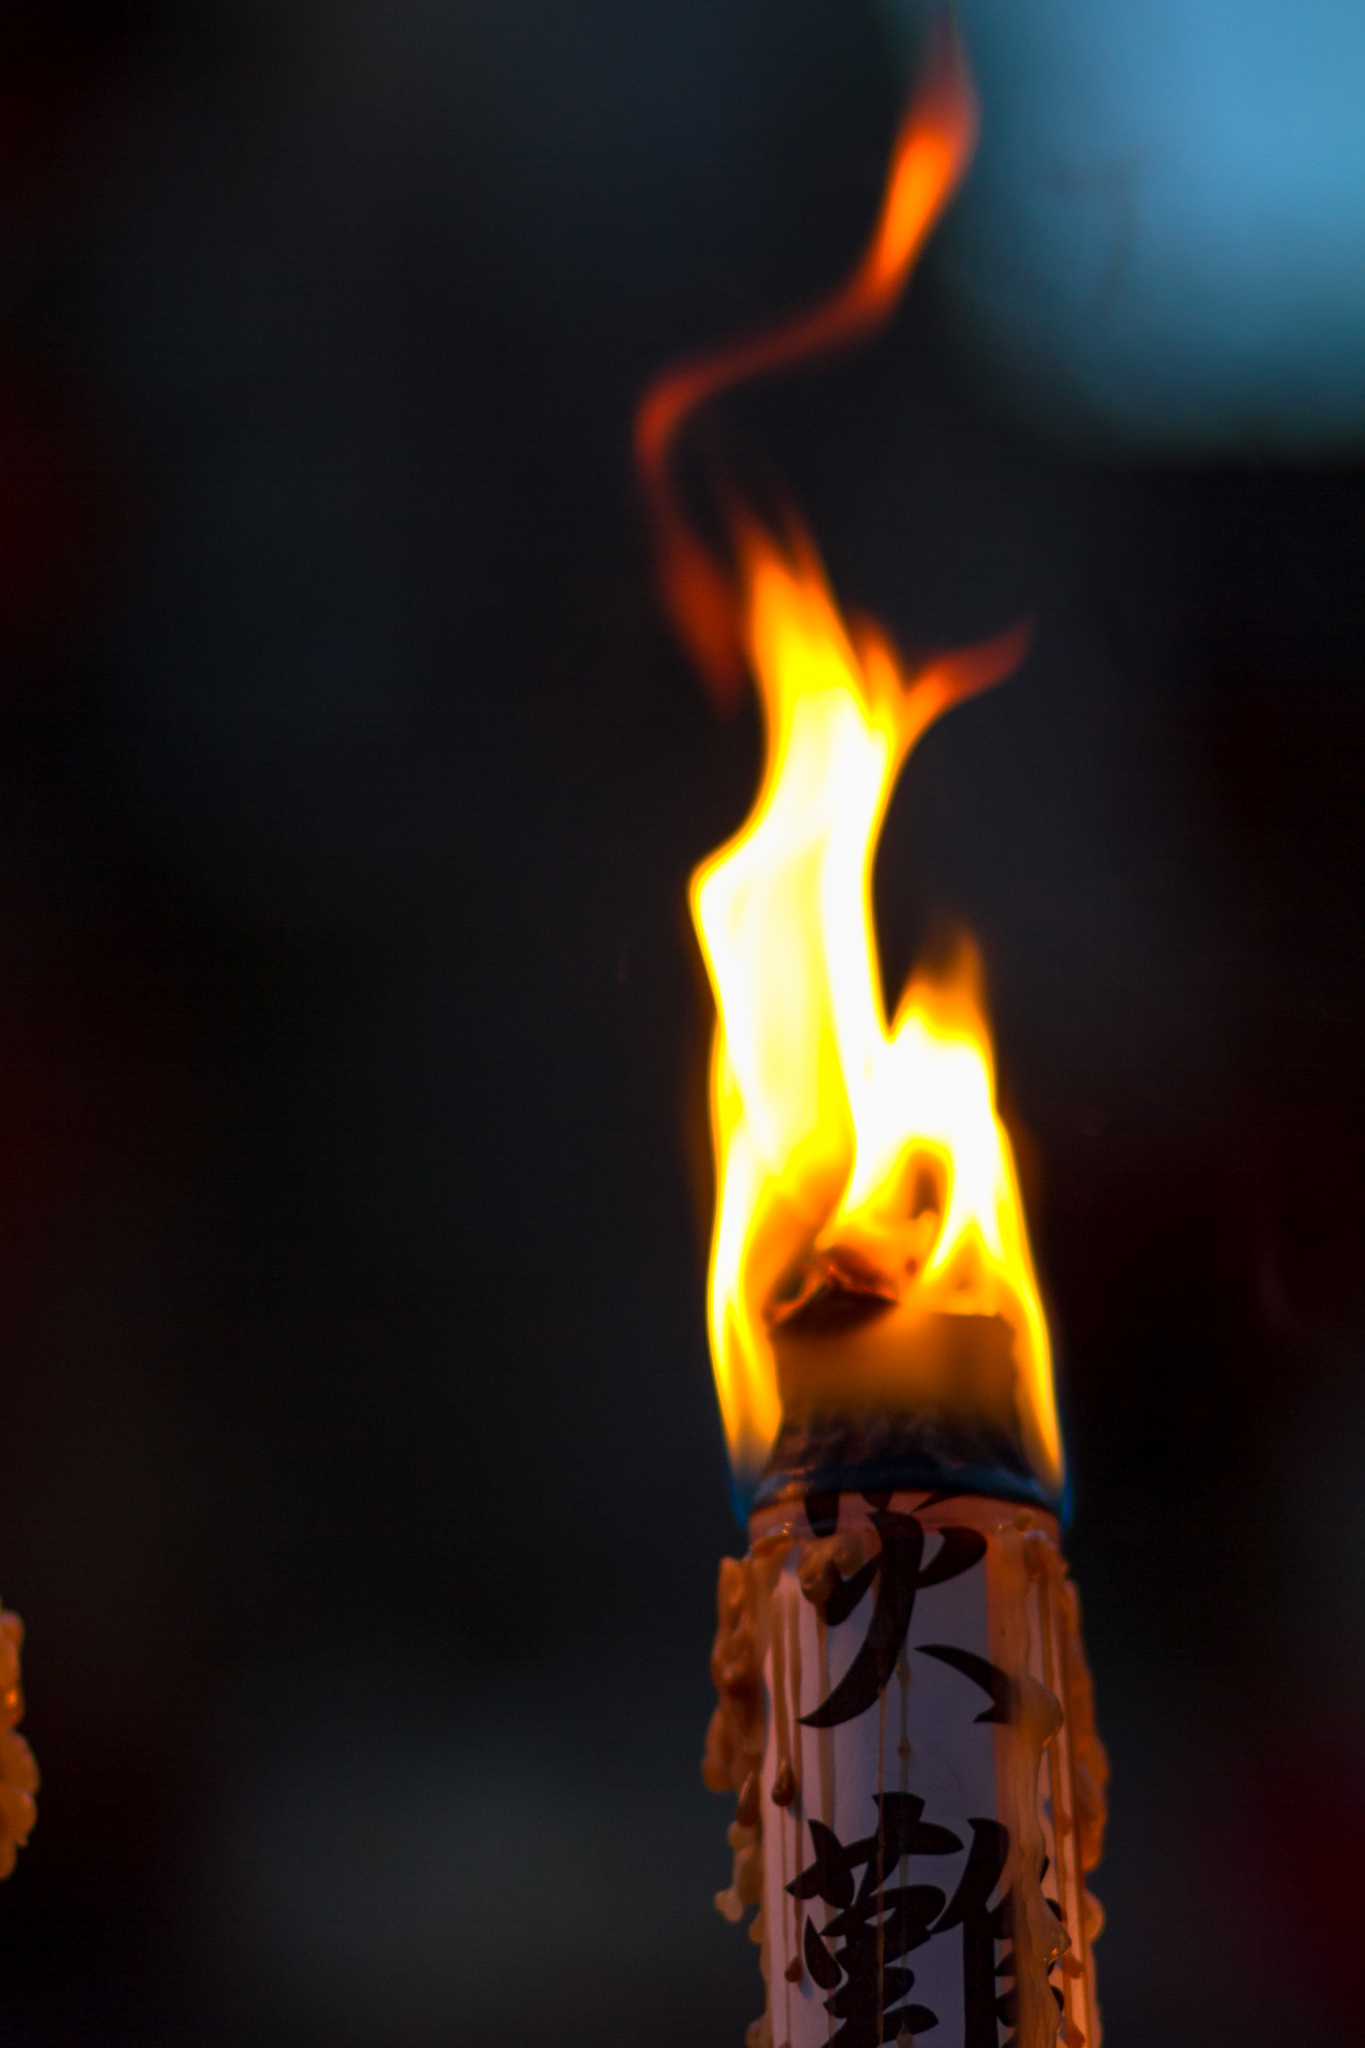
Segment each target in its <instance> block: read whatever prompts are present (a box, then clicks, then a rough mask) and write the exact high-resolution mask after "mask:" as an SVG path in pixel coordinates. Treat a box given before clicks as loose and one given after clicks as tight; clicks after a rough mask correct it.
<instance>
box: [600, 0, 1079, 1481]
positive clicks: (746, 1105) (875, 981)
mask: <svg viewBox="0 0 1365 2048" xmlns="http://www.w3.org/2000/svg"><path fill="white" fill-rule="evenodd" d="M976 130H977V109H976V97H975V93H974V91H973V89H972V82H971V78H970V75H969V72H968V69H967V64H966V59H965V57H964V55H963V52H962V48H961V45H960V44H959V42H958V40H957V38H956V35H955V33H954V32H953V29H952V26H951V22H950V21H946V22H945V23H944V24H942V25H941V26H940V29H939V31H938V32H937V33H936V34H935V35H934V36H933V37H932V38H931V39H930V43H929V46H928V52H927V61H926V66H925V71H924V76H923V78H922V81H921V84H920V87H919V89H918V91H917V93H916V95H915V98H914V101H913V103H912V105H911V106H910V108H909V111H908V113H907V115H906V119H905V121H904V123H903V124H902V127H901V130H900V133H899V135H898V136H897V138H896V142H895V146H894V148H893V151H892V158H891V165H890V170H889V174H888V178H887V184H886V190H885V193H884V196H883V201H882V207H881V211H880V214H879V216H878V219H877V221H876V223H875V225H874V228H873V231H872V235H871V239H870V241H869V243H868V246H867V248H866V250H865V251H864V254H863V256H862V258H861V260H860V261H859V263H858V264H857V265H856V266H855V268H854V270H853V271H852V273H851V275H850V276H849V277H848V279H847V280H846V281H845V283H844V284H843V285H841V286H840V287H839V288H838V290H836V291H835V292H834V293H833V295H832V296H831V297H830V298H828V299H827V300H825V301H824V302H822V303H821V304H820V305H817V306H816V307H814V308H813V309H812V310H811V311H809V312H807V313H805V314H803V315H800V316H798V317H797V318H795V319H793V320H790V321H787V322H785V323H783V324H782V325H780V326H777V327H774V328H771V329H768V330H766V331H764V332H762V333H760V334H757V335H755V336H752V337H750V338H749V339H747V340H742V341H740V342H737V343H735V344H733V345H730V346H727V347H723V348H720V349H718V350H715V351H713V352H711V353H709V354H706V355H703V356H701V357H698V358H696V359H695V360H693V361H691V362H689V363H684V364H682V365H680V366H678V367H677V368H675V369H672V370H669V371H667V372H666V373H665V374H664V375H663V376H661V377H660V378H659V379H658V380H657V381H656V382H655V384H654V385H652V386H651V388H650V390H649V391H647V392H646V394H645V396H644V398H643V399H642V401H641V404H640V408H639V412H638V414H637V417H636V424H635V443H636V454H637V458H638V461H639V465H640V474H641V478H642V481H643V483H644V487H645V492H646V496H647V498H648V501H649V505H650V510H651V513H652V516H653V521H654V529H655V537H656V543H657V548H658V569H659V586H660V591H661V594H662V596H663V599H664V602H665V604H666V605H667V607H668V609H669V611H670V613H671V615H672V618H673V620H674V623H675V625H676V627H677V629H678V631H679V634H680V636H681V638H682V639H683V641H684V644H685V645H686V646H687V647H688V648H689V650H690V651H691V653H692V655H693V657H694V659H695V661H696V662H697V665H698V667H699V668H700V669H701V671H702V673H703V675H704V676H705V678H706V679H707V681H708V683H709V685H710V687H711V689H712V691H713V693H714V694H715V696H716V698H717V700H718V701H720V702H722V703H724V702H729V701H732V700H733V696H734V692H735V690H736V688H737V686H738V685H739V683H740V682H741V681H742V678H743V673H744V669H745V667H746V666H747V667H748V668H749V669H750V670H751V672H752V673H753V675H754V676H755V677H756V679H757V681H758V684H759V688H760V691H761V694H762V699H763V708H764V714H765V720H766V727H767V758H766V763H765V767H764V771H763V781H762V787H761V788H760V790H759V794H758V798H757V800H756V802H755V805H754V808H753V811H752V813H751V815H750V817H749V819H748V821H747V823H746V824H745V825H744V827H743V829H742V830H741V831H740V832H739V833H738V834H737V835H736V837H735V838H734V839H733V840H731V842H730V843H729V845H727V846H724V847H722V848H721V850H720V851H719V852H718V853H716V854H714V855H713V856H712V857H711V859H710V860H708V861H706V862H705V863H704V864H703V865H702V867H700V868H699V869H698V871H697V873H696V875H695V876H694V877H693V881H692V888H691V904H692V914H693V919H694V922H695V924H696V928H697V932H698V935H699V937H700V939H701V943H702V948H703V951H704V953H705V955H706V962H707V967H708V970H709V972H710V976H711V983H712V987H713V989H714V992H715V998H716V1008H717V1018H718V1021H717V1025H716V1037H715V1047H714V1054H713V1062H712V1083H711V1107H712V1123H713V1133H714V1142H715V1154H716V1167H717V1179H718V1189H717V1205H716V1220H715V1232H714V1238H713V1243H712V1252H711V1274H710V1322H711V1347H712V1355H713V1361H714V1365H715V1373H716V1385H717V1388H718V1391H719V1394H720V1405H721V1410H722V1413H723V1416H724V1420H725V1429H726V1434H727V1436H728V1438H729V1443H730V1452H731V1457H732V1460H733V1462H734V1466H735V1470H736V1474H737V1476H738V1477H739V1478H740V1479H741V1480H742V1481H752V1480H753V1479H754V1478H756V1477H757V1475H758V1472H759V1471H760V1470H761V1468H762V1465H763V1463H764V1461H765V1459H766V1458H767V1455H768V1453H769V1451H770V1450H771V1448H772V1445H773V1443H774V1441H775V1439H776V1437H777V1434H778V1431H779V1428H780V1427H781V1424H782V1421H783V1418H784V1415H786V1416H787V1417H788V1419H791V1418H793V1417H795V1416H799V1415H804V1416H806V1417H813V1416H816V1415H825V1416H838V1415H840V1414H854V1413H858V1414H864V1415H865V1414H867V1413H869V1412H871V1413H874V1414H885V1413H887V1412H889V1411H894V1410H897V1409H900V1410H902V1411H910V1412H912V1413H913V1412H916V1411H918V1412H921V1413H923V1412H925V1411H927V1410H933V1411H935V1412H936V1413H939V1414H946V1415H948V1416H950V1417H951V1416H958V1417H964V1418H968V1419H975V1420H977V1421H979V1422H982V1423H985V1424H988V1425H990V1426H991V1427H992V1428H995V1429H1003V1430H1005V1431H1006V1433H1007V1434H1009V1435H1010V1436H1011V1437H1012V1438H1013V1439H1014V1441H1015V1442H1016V1444H1017V1446H1018V1448H1019V1449H1020V1450H1021V1451H1022V1452H1023V1453H1024V1454H1025V1455H1026V1457H1027V1458H1028V1459H1029V1460H1030V1461H1031V1463H1032V1466H1033V1469H1034V1471H1035V1473H1036V1474H1037V1476H1038V1478H1039V1479H1040V1480H1041V1481H1042V1483H1043V1484H1044V1485H1045V1486H1047V1487H1048V1488H1050V1489H1052V1490H1057V1489H1059V1488H1060V1484H1061V1476H1062V1453H1061V1443H1060V1438H1059V1434H1058V1428H1057V1417H1056V1411H1055V1408H1054V1405H1053V1394H1052V1375H1051V1366H1050V1361H1049V1346H1048V1333H1047V1324H1046V1321H1045V1319H1044V1316H1043V1310H1042V1304H1041V1302H1040V1300H1039V1295H1038V1286H1037V1282H1036V1280H1035V1278H1034V1272H1033V1264H1032V1260H1031V1258H1030V1255H1029V1247H1028V1236H1027V1232H1026V1230H1025V1225H1024V1213H1023V1207H1022V1204H1021V1202H1020V1199H1019V1187H1018V1180H1017V1176H1016V1174H1015V1170H1014V1162H1013V1159H1012V1157H1011V1153H1010V1145H1009V1140H1008V1138H1007V1136H1006V1133H1005V1130H1004V1127H1003V1125H1002V1124H1001V1122H1000V1119H999V1116H998V1114H997V1112H996V1104H995V1078H994V1071H993V1062H992V1056H991V1045H990V1037H989V1034H988V1032H987V1028H986V1024H985V1020H984V1015H983V1011H982V1005H981V999H980V991H979V987H978V977H977V975H976V972H975V967H974V956H970V957H969V949H967V950H964V952H963V954H962V955H961V957H960V958H959V960H958V961H957V963H956V965H955V967H954V969H953V971H952V972H951V973H950V974H949V975H947V976H946V977H944V976H939V977H935V978H930V977H928V976H925V975H920V976H917V977H915V978H913V979H912V980H911V983H910V985H909V987H908V988H907V990H906V991H905V994H904V996H903V997H902V999H901V1003H900V1006H899V1008H898V1010H897V1012H896V1015H895V1017H894V1019H893V1020H892V1022H891V1023H890V1024H888V1022H887V1019H886V1015H885V1009H884V1004H883V1000H882V983H881V975H880V972H879V969H878V961H877V947H876V940H875V936H874V933H873V926H872V907H871V874H872V864H873V859H874V855H875V852H876V846H877V835H878V833H879V831H880V828H881V823H882V819H883V817H884V815H885V812H886V806H887V803H888V801H889V799H890V795H891V791H892V789H893V787H894V785H895V781H896V776H897V774H898V772H899V770H900V768H901V765H902V764H903V762H904V760H905V757H906V755H907V754H908V753H909V751H910V748H911V747H912V746H913V745H914V743H915V741H916V740H917V739H918V738H919V736H920V734H921V733H922V732H923V731H924V730H925V728H926V727H927V726H928V725H929V724H930V723H931V722H932V721H933V719H934V718H936V717H937V716H938V714H939V713H940V712H941V711H943V710H945V709H946V708H947V707H948V705H950V704H952V703H954V702H956V701H957V700H958V699H959V698H961V697H963V696H965V695H968V694H970V692H971V691H972V690H974V689H978V688H981V687H982V686H983V685H985V684H987V683H989V682H993V681H995V680H997V679H998V678H999V677H1000V676H1002V675H1004V674H1006V673H1007V672H1008V670H1009V669H1011V668H1012V667H1013V666H1014V664H1015V662H1016V661H1017V660H1018V658H1019V656H1020V654H1021V652H1022V648H1023V635H1022V634H1019V633H1016V634H1012V635H1006V636H1005V637H1004V638H1003V639H1001V640H999V641H995V642H992V643H990V644H989V645H986V646H984V647H979V648H976V649H973V650H969V651H968V652H966V653H964V654H957V655H953V656H950V657H947V658H945V659H943V660H941V661H939V662H937V663H935V664H934V665H933V666H931V667H930V668H928V669H926V670H924V671H923V672H922V673H920V674H918V675H916V676H914V677H913V678H910V679H908V680H907V679H906V678H904V677H903V676H902V674H901V672H900V670H899V668H898V667H897V664H896V661H895V659H894V657H893V656H892V654H891V652H890V650H889V648H888V647H887V646H886V644H885V643H884V642H883V641H882V640H881V639H880V638H879V637H878V636H877V635H876V634H875V633H873V632H871V631H868V632H864V633H862V634H860V635H859V636H857V638H856V642H855V638H854V636H852V635H850V633H849V632H848V630H847V629H846V628H845V626H844V625H843V623H842V621H841V620H840V617H839V614H838V611H837V610H836V607H835V605H834V601H833V599H832V598H831V596H830V593H829V591H828V589H827V587H826V584H825V580H824V577H823V575H822V573H821V571H820V567H819V564H818V562H817V560H816V558H815V554H814V551H813V549H812V548H811V547H810V545H809V544H808V543H807V542H806V541H804V540H802V539H789V540H788V542H787V543H786V545H784V546H779V545H778V544H777V543H776V542H775V541H774V540H773V539H772V537H771V536H770V535H769V534H767V533H765V532H764V531H762V530H761V529H759V528H758V527H757V526H756V525H755V524H754V523H753V521H752V520H749V519H746V518H745V517H744V516H743V515H742V514H738V513H734V512H733V508H732V525H733V527H734V531H735V546H736V555H737V560H736V562H735V563H734V564H733V565H731V564H729V563H724V562H722V561H721V560H720V559H718V558H717V556H716V555H715V554H714V553H713V551H712V550H711V549H710V548H709V547H708V546H707V544H706V543H705V542H704V541H703V540H702V538H701V537H700V535H699V534H698V533H697V532H696V530H695V529H694V527H693V525H692V523H691V521H690V520H689V518H688V516H687V513H686V510H685V507H684V505H683V503H682V500H681V498H680V496H679V494H678V490H677V486H676V481H675V478H674V475H673V469H672V458H673V455H674V451H675V448H676V444H677V440H678V436H679V433H680V431H681V429H682V427H683V425H684V424H685V423H686V421H687V420H688V419H689V418H690V417H691V416H692V415H693V413H694V412H695V411H696V409H697V408H698V407H699V406H700V405H702V404H704V403H706V402H707V401H708V400H709V399H711V398H713V397H714V396H715V395H716V394H717V393H718V392H720V391H723V390H726V389H727V388H729V387H731V386H733V385H734V384H736V383H738V382H740V381H741V380H743V379H746V378H749V377H753V376H756V375H759V374H761V373H765V372H769V371H772V370H775V369H779V368H782V367H784V366H786V365H789V364H791V363H793V362H796V361H798V360H800V359H802V358H804V357H808V356H810V355H812V354H815V353H818V352H820V351H823V350H826V349H829V348H832V347H836V346H842V345H844V344H846V343H848V342H849V341H851V340H854V339H856V338H858V337H860V336H862V335H865V334H867V333H870V332H871V331H872V330H873V329H874V328H875V327H876V326H877V325H878V324H879V323H880V322H881V321H883V320H884V319H885V318H886V317H887V316H888V314H889V313H890V311H891V308H892V307H893V305H894V304H895V301H896V298H897V296H898V295H899V293H900V291H901V288H902V286H903V285H904V283H905V280H906V278H907V276H908V274H909V272H910V269H911V267H912V265H913V263H914V261H915V258H916V257H917V255H918V254H919V251H920V249H921V248H922V247H923V244H924V241H925V238H926V237H927V235H928V234H929V232H930V230H931V228H932V226H933V224H934V222H935V220H936V219H937V218H938V216H939V214H940V213H941V212H942V209H943V208H944V206H945V205H946V204H947V202H948V200H949V199H950V198H951V196H952V194H953V192H954V190H955V189H956V187H957V185H958V183H959V181H960V179H961V178H962V176H963V175H964V173H965V171H966V168H967V165H968V163H969V162H970V160H971V155H972V150H973V147H974V144H975V139H976Z"/></svg>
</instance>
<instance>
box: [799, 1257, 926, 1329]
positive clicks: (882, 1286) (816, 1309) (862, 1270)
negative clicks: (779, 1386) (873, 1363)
mask: <svg viewBox="0 0 1365 2048" xmlns="http://www.w3.org/2000/svg"><path fill="white" fill-rule="evenodd" d="M789 1284H790V1288H791V1291H790V1292H789V1293H786V1294H784V1295H782V1296H780V1297H778V1298H777V1299H775V1300H774V1301H773V1302H771V1303H770V1304H769V1307H768V1310H767V1324H768V1328H769V1329H770V1330H784V1331H786V1332H787V1333H788V1335H800V1336H803V1337H823V1336H837V1335H839V1334H840V1333H842V1332H844V1331H846V1330H849V1329H852V1328H856V1326H857V1325H858V1324H860V1323H865V1322H867V1321H869V1320H870V1318H871V1317H873V1316H878V1315H881V1314H883V1313H884V1312H885V1311H886V1310H887V1309H888V1308H893V1307H894V1306H895V1304H896V1303H897V1302H898V1301H899V1300H900V1289H899V1287H898V1286H897V1284H896V1282H895V1281H894V1280H893V1279H892V1278H891V1277H890V1276H889V1275H888V1274H886V1273H883V1272H882V1271H881V1270H880V1269H879V1268H878V1267H877V1266H875V1265H873V1263H872V1262H871V1260H870V1259H867V1258H864V1257H863V1255H862V1254H861V1253H859V1252H857V1251H854V1250H853V1249H852V1247H850V1246H847V1245H836V1246H835V1247H834V1248H833V1249H832V1250H830V1251H827V1252H816V1253H814V1254H813V1255H812V1256H811V1257H810V1258H808V1259H806V1260H804V1261H803V1262H802V1264H801V1266H800V1268H799V1270H798V1271H797V1273H796V1274H795V1275H794V1276H793V1277H792V1279H791V1281H790V1283H789Z"/></svg>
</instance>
